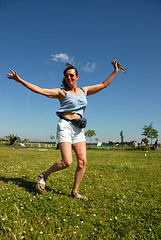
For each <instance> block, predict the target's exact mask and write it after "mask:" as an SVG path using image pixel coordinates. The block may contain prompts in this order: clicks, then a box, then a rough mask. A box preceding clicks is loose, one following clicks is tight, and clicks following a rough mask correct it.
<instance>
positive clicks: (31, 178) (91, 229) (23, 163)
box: [0, 146, 161, 240]
mask: <svg viewBox="0 0 161 240" xmlns="http://www.w3.org/2000/svg"><path fill="white" fill-rule="evenodd" d="M145 154H146V155H147V156H145ZM73 157H74V161H73V164H72V166H71V167H70V168H68V169H65V170H63V171H60V172H57V173H54V174H52V175H51V176H50V177H49V179H48V181H47V190H46V191H45V193H43V194H41V193H38V191H37V190H36V184H37V176H38V174H39V173H41V172H42V171H43V170H46V169H47V168H49V167H50V166H51V164H52V163H54V162H55V161H57V160H60V159H61V156H60V152H59V151H57V150H48V151H46V152H39V151H30V150H18V149H14V150H13V149H10V148H9V147H2V146H1V147H0V159H1V161H0V165H1V166H0V191H1V194H0V199H1V203H0V222H1V232H0V239H7V240H8V239H28V240H30V239H34V240H35V239H36V240H39V239H43V240H44V239H46V240H50V239H100V240H101V239H161V228H160V219H161V218H160V210H161V209H160V176H161V174H160V173H161V167H160V161H161V152H156V151H149V152H145V151H144V152H141V151H106V150H88V151H87V159H88V164H87V168H86V173H85V176H84V178H83V180H82V182H81V185H80V190H79V192H80V193H82V194H84V195H86V196H87V197H88V198H89V200H88V201H82V200H76V199H74V198H72V197H70V191H71V188H72V185H73V180H74V172H75V168H76V159H75V156H74V155H73Z"/></svg>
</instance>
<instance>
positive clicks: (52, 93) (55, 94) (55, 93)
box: [7, 69, 62, 99]
mask: <svg viewBox="0 0 161 240" xmlns="http://www.w3.org/2000/svg"><path fill="white" fill-rule="evenodd" d="M9 70H10V72H11V73H12V74H11V73H10V74H9V73H7V78H9V79H14V80H15V81H16V82H18V83H21V84H22V85H23V86H25V87H26V88H28V89H29V90H31V91H32V92H35V93H38V94H42V95H44V96H46V97H49V98H57V99H61V97H62V96H61V90H60V89H59V88H54V89H44V88H40V87H39V86H37V85H34V84H32V83H29V82H27V81H25V80H23V79H21V78H20V77H19V76H18V74H17V72H14V71H13V70H11V69H9Z"/></svg>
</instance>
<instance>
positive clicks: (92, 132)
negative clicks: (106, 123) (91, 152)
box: [85, 130, 96, 144]
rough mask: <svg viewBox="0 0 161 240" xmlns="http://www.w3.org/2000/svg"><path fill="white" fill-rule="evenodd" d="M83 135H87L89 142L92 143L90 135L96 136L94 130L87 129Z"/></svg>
mask: <svg viewBox="0 0 161 240" xmlns="http://www.w3.org/2000/svg"><path fill="white" fill-rule="evenodd" d="M85 136H87V137H89V139H90V144H91V143H92V137H93V136H96V133H95V130H88V131H86V132H85Z"/></svg>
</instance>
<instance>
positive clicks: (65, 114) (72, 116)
mask: <svg viewBox="0 0 161 240" xmlns="http://www.w3.org/2000/svg"><path fill="white" fill-rule="evenodd" d="M62 117H65V118H69V119H79V118H81V116H80V115H79V114H77V113H70V112H63V113H62Z"/></svg>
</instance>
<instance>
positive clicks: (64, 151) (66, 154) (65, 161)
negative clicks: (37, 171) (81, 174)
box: [43, 142, 73, 178]
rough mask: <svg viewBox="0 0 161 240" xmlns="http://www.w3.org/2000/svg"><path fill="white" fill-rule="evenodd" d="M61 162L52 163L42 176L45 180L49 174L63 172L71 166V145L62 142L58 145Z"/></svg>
mask: <svg viewBox="0 0 161 240" xmlns="http://www.w3.org/2000/svg"><path fill="white" fill-rule="evenodd" d="M59 147H60V151H61V156H62V161H58V162H56V163H54V164H53V165H52V166H51V167H50V168H49V169H48V170H47V171H45V172H44V173H43V174H44V176H45V177H46V178H47V177H48V176H49V175H50V174H51V173H53V172H57V171H60V170H63V169H65V168H67V167H69V166H70V165H71V164H72V161H73V160H72V146H71V143H68V142H63V143H59Z"/></svg>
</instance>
